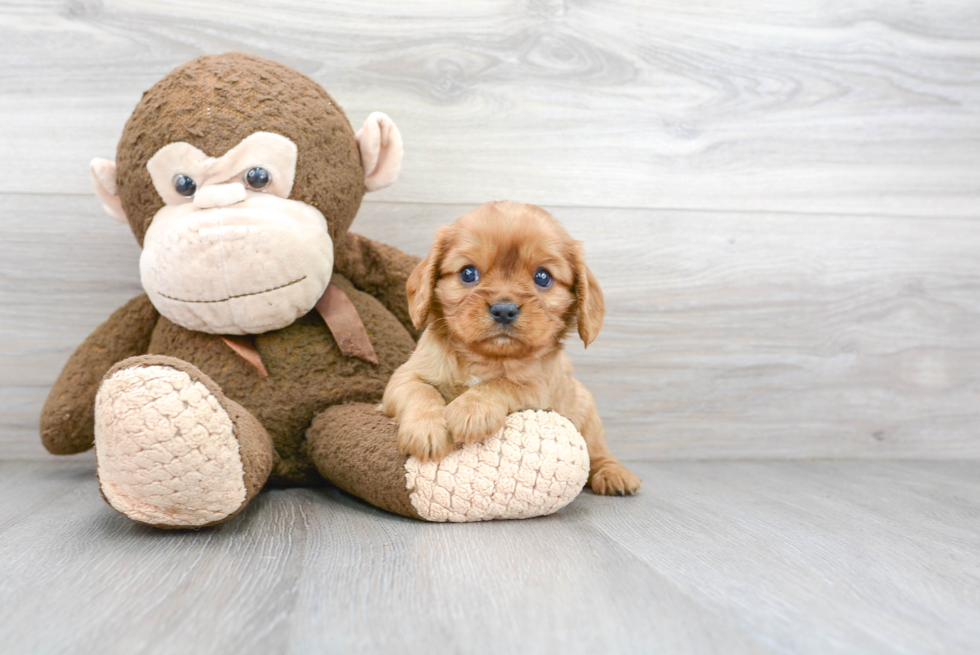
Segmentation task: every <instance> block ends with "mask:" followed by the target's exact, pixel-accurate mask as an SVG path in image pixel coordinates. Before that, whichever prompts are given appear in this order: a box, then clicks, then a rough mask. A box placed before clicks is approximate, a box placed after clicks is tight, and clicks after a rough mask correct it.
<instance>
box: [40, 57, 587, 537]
mask: <svg viewBox="0 0 980 655" xmlns="http://www.w3.org/2000/svg"><path fill="white" fill-rule="evenodd" d="M401 154H402V144H401V137H400V135H399V132H398V129H397V128H396V127H395V125H394V123H392V122H391V120H390V119H389V118H388V117H387V116H385V115H384V114H372V115H371V116H369V117H368V119H367V121H366V122H365V124H364V127H363V128H362V129H361V130H360V131H358V132H357V133H356V134H355V133H354V131H353V130H352V129H351V126H350V124H349V122H348V120H347V117H346V116H345V115H344V112H343V110H342V109H341V108H340V107H339V106H338V105H337V104H336V103H335V102H334V101H333V99H332V98H331V97H330V96H329V95H328V94H327V93H326V91H324V90H323V88H321V87H320V86H319V85H318V84H316V83H315V82H314V81H312V80H311V79H309V78H307V77H306V76H304V75H301V74H300V73H298V72H296V71H294V70H292V69H290V68H288V67H285V66H282V65H280V64H277V63H274V62H271V61H268V60H265V59H261V58H258V57H253V56H249V55H243V54H237V53H232V54H225V55H216V56H205V57H200V58H198V59H195V60H193V61H191V62H189V63H187V64H185V65H183V66H180V67H178V68H177V69H175V70H174V71H173V72H171V73H170V74H169V75H167V76H166V77H165V78H164V79H163V80H161V81H160V82H158V83H157V84H156V85H154V86H153V88H151V89H150V90H149V91H147V92H146V93H145V94H144V95H143V98H142V100H141V101H140V102H139V104H138V105H137V107H136V109H135V110H134V112H133V114H132V116H131V117H130V119H129V121H128V122H127V124H126V127H125V129H124V131H123V135H122V138H121V140H120V142H119V147H118V150H117V158H116V161H115V162H111V161H108V160H94V161H93V162H92V177H93V182H94V184H95V187H96V191H97V193H98V194H99V196H100V198H101V199H102V201H103V203H104V205H105V208H106V211H107V212H108V213H109V214H110V215H111V216H113V217H114V218H116V219H117V220H120V221H122V222H124V223H128V225H129V226H130V227H131V229H132V231H133V233H134V234H135V236H136V239H137V240H138V241H139V243H140V245H141V246H142V247H143V252H142V255H141V258H140V276H141V280H142V283H143V287H144V289H145V291H146V294H144V295H141V296H139V297H137V298H134V299H133V300H131V301H130V302H129V303H127V304H126V305H124V306H123V307H122V308H120V309H119V310H117V311H116V312H115V313H114V314H113V315H112V316H111V317H110V318H109V320H108V321H106V322H105V323H104V324H102V325H101V326H100V327H99V328H97V329H96V330H95V332H94V333H93V334H92V335H91V336H89V337H88V339H86V341H85V342H84V343H83V344H82V345H81V346H80V347H79V348H78V349H77V350H76V352H75V353H74V354H73V355H72V357H71V359H70V360H69V361H68V363H67V364H66V366H65V368H64V370H63V371H62V373H61V376H60V377H59V379H58V381H57V382H56V383H55V385H54V387H53V389H52V390H51V393H50V396H49V397H48V400H47V402H46V404H45V407H44V410H43V414H42V417H41V437H42V440H43V442H44V445H45V446H46V447H47V449H48V450H49V451H50V452H52V453H55V454H70V453H76V452H81V451H84V450H87V449H89V448H91V447H92V446H93V445H94V446H95V448H96V456H97V465H98V475H99V481H100V487H101V490H102V494H103V495H104V496H105V498H106V500H107V501H108V502H109V504H110V505H111V506H112V507H114V508H115V509H116V510H118V511H120V512H122V513H123V514H125V515H126V516H128V517H130V518H132V519H133V520H135V521H139V522H141V523H146V524H149V525H155V526H159V527H171V528H186V527H201V526H205V525H211V524H215V523H218V522H221V521H223V520H226V519H227V518H229V517H231V516H233V515H235V514H236V513H238V512H239V511H241V510H242V509H243V508H244V507H245V506H246V504H247V503H248V501H249V500H250V499H251V498H252V497H253V496H254V495H255V494H256V493H257V492H258V491H259V490H260V489H261V488H262V487H263V486H264V485H266V484H267V483H273V484H286V485H307V484H318V483H322V482H323V478H324V477H325V478H328V479H329V480H330V481H332V482H334V483H335V484H337V485H338V486H340V487H342V488H344V489H346V490H348V491H350V492H352V493H354V494H356V495H358V496H360V497H361V498H363V499H365V500H367V501H369V502H371V503H373V504H375V505H377V506H379V507H382V508H383V509H386V510H389V511H393V512H397V513H400V514H404V515H406V516H414V517H420V518H426V519H430V520H483V519H487V518H497V517H506V516H531V515H537V514H543V513H548V512H550V511H554V510H555V509H557V508H558V507H560V506H562V505H564V504H565V503H567V502H569V501H570V500H571V499H572V498H574V496H575V494H577V493H578V490H579V489H580V488H581V486H582V484H584V481H585V480H584V477H582V479H581V480H579V477H581V476H579V474H578V472H579V469H581V466H582V454H581V453H580V452H579V450H584V446H583V447H582V448H579V441H580V440H581V437H580V436H579V435H578V434H577V433H576V432H575V431H574V428H571V429H570V430H569V427H570V424H567V421H565V422H564V423H562V421H564V419H561V418H560V417H557V418H556V415H553V414H550V413H547V412H537V413H535V412H525V413H524V415H515V416H513V417H511V423H510V424H509V428H508V429H509V430H510V432H509V433H508V434H509V435H510V437H509V438H511V439H516V440H517V441H516V443H522V442H521V440H522V439H526V437H527V435H528V434H530V435H531V436H532V437H533V439H531V440H530V441H528V442H527V447H532V448H538V447H540V446H539V444H540V442H541V441H542V439H544V440H545V441H547V440H549V439H550V440H553V441H555V442H558V443H562V444H564V446H563V447H562V449H559V450H560V451H561V454H560V457H563V458H565V459H566V460H568V462H571V463H572V464H574V467H573V468H574V471H573V473H572V474H569V473H568V471H569V470H570V469H569V468H568V466H565V467H564V468H563V469H562V471H564V473H560V475H561V477H562V479H561V480H558V481H555V480H553V479H551V478H548V479H544V478H545V477H547V476H540V475H539V471H536V472H534V473H535V476H536V477H534V478H533V479H531V481H530V482H527V481H526V480H525V482H520V480H518V478H519V477H520V476H524V478H527V477H528V472H527V471H523V472H522V469H521V466H520V464H521V462H522V461H523V460H522V459H521V460H519V461H516V463H514V462H511V464H513V465H511V464H508V462H507V461H505V460H506V458H505V457H503V456H502V455H501V453H502V452H503V451H502V450H501V448H502V444H503V443H504V442H505V441H506V440H507V439H508V436H507V435H506V434H501V435H499V437H495V438H494V439H491V440H488V441H487V443H486V444H479V445H476V446H475V447H472V448H471V447H467V448H469V450H467V449H463V450H461V451H459V452H458V454H454V455H456V457H455V459H452V458H447V461H446V462H445V463H444V464H442V465H441V467H436V466H435V465H431V466H429V465H419V464H418V463H417V462H416V463H413V462H411V461H408V462H407V461H406V456H405V455H403V454H401V453H400V452H399V451H398V448H397V443H396V437H395V427H394V426H393V425H392V424H391V422H390V421H389V420H388V419H387V418H385V417H383V416H382V415H381V414H380V413H379V411H378V409H377V407H376V403H377V402H378V401H379V400H380V398H381V395H382V393H383V391H384V387H385V383H386V382H387V380H388V378H389V377H390V375H391V373H392V372H393V371H394V370H395V368H397V367H398V366H399V365H400V364H402V363H403V362H404V361H405V360H406V359H407V358H408V356H409V355H410V354H411V352H412V350H413V349H414V346H415V341H414V337H416V336H417V333H416V332H415V330H414V329H413V327H412V324H411V321H410V319H409V316H408V308H407V302H406V298H405V281H406V279H407V278H408V275H409V273H410V272H411V271H412V269H413V268H414V267H415V265H416V263H417V262H418V259H417V258H415V257H410V256H408V255H406V254H404V253H401V252H399V251H398V250H396V249H394V248H392V247H390V246H386V245H383V244H379V243H376V242H373V241H371V240H369V239H366V238H364V237H360V236H357V235H355V234H351V233H348V232H347V229H348V227H349V226H350V224H351V222H352V221H353V219H354V216H355V214H356V213H357V210H358V207H359V206H360V202H361V199H362V196H363V194H364V192H365V191H371V190H375V189H379V188H382V187H384V186H387V185H388V184H391V183H392V182H393V181H394V180H395V179H396V178H397V176H398V172H399V169H400V165H401ZM576 437H577V439H578V441H577V440H576ZM535 440H536V441H535ZM520 448H525V445H521V446H520ZM505 450H506V448H505ZM508 452H510V451H508ZM514 452H517V451H514ZM521 452H523V451H521ZM549 452H551V451H549ZM494 453H496V455H494ZM518 454H520V453H518ZM494 457H496V460H494ZM549 457H551V458H552V460H554V461H553V462H552V463H555V462H557V460H555V457H559V456H558V455H549ZM546 459H547V458H546ZM538 466H539V468H540V464H539V465H538ZM481 467H482V473H481ZM575 467H577V468H575ZM584 467H585V468H584V470H585V472H586V474H587V471H588V463H587V459H586V460H585V463H584ZM525 468H526V467H525ZM545 468H546V469H547V470H554V468H555V467H553V466H552V467H551V468H550V469H549V468H548V465H547V462H546V466H545ZM450 469H451V470H450ZM491 469H492V470H491ZM501 472H503V473H501ZM444 474H445V475H450V477H452V476H454V475H455V476H456V478H453V483H454V484H455V483H456V482H459V485H458V487H457V488H456V493H455V494H453V493H449V494H448V495H447V494H446V493H444V489H445V485H442V486H440V483H439V482H438V481H437V478H439V476H440V475H441V476H442V478H441V479H442V480H445V479H446V477H445V475H444ZM487 474H495V475H501V474H503V475H504V476H505V477H509V482H507V481H505V483H504V484H502V485H501V486H500V488H499V489H496V488H494V487H493V486H492V485H491V486H487V485H486V484H485V483H481V482H480V481H481V480H484V481H485V480H486V479H487ZM481 476H482V477H481ZM539 478H540V479H541V480H542V481H543V482H542V484H544V483H547V485H550V488H551V493H550V496H548V498H546V499H545V500H546V502H538V503H534V502H531V503H530V504H529V503H528V501H527V498H530V497H531V496H533V495H534V494H533V493H532V492H533V491H534V489H533V487H534V485H535V484H536V481H537V480H538V479H539ZM559 483H560V484H559ZM521 485H524V486H523V487H522V486H521ZM529 485H530V486H529ZM576 485H577V486H576ZM542 488H544V487H542ZM508 490H509V491H508ZM505 491H507V492H508V493H509V494H510V496H507V497H504V496H506V494H504V492H505ZM495 493H496V496H495V495H494V494H495ZM501 494H504V496H501ZM545 495H546V496H547V495H548V494H547V493H546V494H545ZM522 498H523V500H522Z"/></svg>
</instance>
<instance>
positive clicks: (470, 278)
mask: <svg viewBox="0 0 980 655" xmlns="http://www.w3.org/2000/svg"><path fill="white" fill-rule="evenodd" d="M479 279H480V271H478V270H476V266H464V267H463V270H461V271H460V272H459V280H460V282H462V283H463V284H473V283H475V282H476V281H478V280H479Z"/></svg>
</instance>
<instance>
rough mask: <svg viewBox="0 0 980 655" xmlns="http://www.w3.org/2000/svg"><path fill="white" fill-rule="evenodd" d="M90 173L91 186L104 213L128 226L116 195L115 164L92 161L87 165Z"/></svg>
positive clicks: (102, 160) (106, 160)
mask: <svg viewBox="0 0 980 655" xmlns="http://www.w3.org/2000/svg"><path fill="white" fill-rule="evenodd" d="M88 166H89V170H91V171H92V186H93V187H95V194H96V195H97V196H99V199H100V200H101V201H102V207H103V208H104V209H105V213H107V214H109V216H111V217H112V218H114V219H116V220H117V221H119V222H120V223H122V224H123V225H129V220H128V219H127V218H126V212H124V211H123V207H122V200H120V199H119V196H117V195H116V162H114V161H109V160H108V159H93V160H92V161H91V162H90V163H89V165H88Z"/></svg>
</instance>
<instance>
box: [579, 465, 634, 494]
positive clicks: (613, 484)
mask: <svg viewBox="0 0 980 655" xmlns="http://www.w3.org/2000/svg"><path fill="white" fill-rule="evenodd" d="M640 485H641V482H640V478H638V477H636V476H635V475H633V474H632V473H631V472H630V471H629V470H628V469H627V468H626V467H625V466H623V465H622V464H620V463H618V462H616V463H613V464H605V465H603V466H601V467H599V468H598V469H597V470H595V471H593V472H592V475H591V476H589V486H590V487H592V492H593V493H595V494H598V495H600V496H632V495H633V494H635V493H636V492H637V491H638V490H639V489H640Z"/></svg>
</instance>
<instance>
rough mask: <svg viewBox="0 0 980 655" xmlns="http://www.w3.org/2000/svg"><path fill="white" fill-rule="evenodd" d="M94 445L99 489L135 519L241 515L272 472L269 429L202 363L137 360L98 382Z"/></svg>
mask: <svg viewBox="0 0 980 655" xmlns="http://www.w3.org/2000/svg"><path fill="white" fill-rule="evenodd" d="M95 451H96V457H97V460H98V473H99V483H100V485H101V489H102V495H103V496H105V498H106V500H107V501H108V502H109V504H110V505H111V506H112V507H113V508H115V509H116V510H118V511H119V512H121V513H122V514H124V515H126V516H128V517H129V518H131V519H132V520H134V521H137V522H139V523H145V524H147V525H153V526H157V527H162V528H197V527H203V526H206V525H212V524H214V523H218V522H221V521H223V520H225V519H227V518H229V517H231V516H232V515H234V514H236V513H237V512H239V511H240V510H241V509H242V508H243V507H244V506H245V504H246V503H247V502H248V501H249V500H250V499H251V498H252V496H254V495H255V493H256V492H257V491H258V489H259V488H260V487H261V486H262V484H263V483H264V482H265V480H266V478H267V477H268V475H269V472H270V470H271V468H272V457H273V455H272V444H271V440H270V439H269V436H268V434H267V433H266V432H265V429H264V428H263V427H262V426H261V425H260V424H259V423H258V421H257V420H256V419H255V418H254V417H253V416H252V415H251V414H249V413H248V412H247V411H246V410H244V409H243V408H242V407H241V406H240V405H238V404H237V403H234V402H232V401H230V400H229V399H227V398H226V397H225V396H224V394H223V393H222V392H221V390H220V388H218V386H217V385H216V384H215V383H214V382H213V381H212V380H211V379H210V378H208V377H207V376H205V375H204V374H203V373H201V372H200V371H199V370H198V369H197V368H196V367H194V366H193V365H191V364H188V363H187V362H183V361H181V360H178V359H173V358H169V357H159V356H144V357H134V358H131V359H128V360H125V361H123V362H121V363H120V364H117V365H116V366H115V367H114V368H113V369H112V370H111V371H110V372H109V373H108V374H107V375H106V378H105V379H104V380H103V382H102V386H101V387H100V388H99V392H98V395H97V397H96V405H95Z"/></svg>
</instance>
